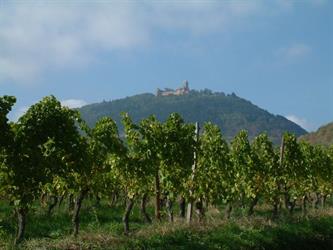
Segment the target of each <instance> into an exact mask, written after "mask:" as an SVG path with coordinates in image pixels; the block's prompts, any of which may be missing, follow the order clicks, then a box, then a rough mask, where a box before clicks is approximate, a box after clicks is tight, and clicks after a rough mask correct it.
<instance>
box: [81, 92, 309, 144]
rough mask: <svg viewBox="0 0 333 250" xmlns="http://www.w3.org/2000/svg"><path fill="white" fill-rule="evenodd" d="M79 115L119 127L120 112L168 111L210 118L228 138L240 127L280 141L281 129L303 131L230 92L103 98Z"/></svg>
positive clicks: (140, 115) (163, 114)
mask: <svg viewBox="0 0 333 250" xmlns="http://www.w3.org/2000/svg"><path fill="white" fill-rule="evenodd" d="M79 111H80V112H81V115H82V118H83V119H85V120H86V121H87V123H88V124H89V125H90V126H93V125H94V124H95V122H96V121H97V120H98V119H100V118H101V117H103V116H110V117H112V118H113V119H114V120H115V121H116V123H117V125H118V126H119V128H120V130H122V125H121V117H120V114H121V112H127V113H129V115H130V116H131V117H132V119H133V120H134V122H138V121H140V120H142V119H144V118H146V117H148V116H149V115H156V117H157V118H158V119H159V120H161V121H163V120H165V119H166V118H167V117H168V116H169V114H170V113H172V112H177V113H179V114H180V115H181V116H182V117H183V118H184V120H185V121H186V122H199V123H200V124H201V125H202V124H203V123H204V122H207V121H211V122H213V123H215V124H217V125H218V126H219V127H220V128H221V130H222V133H223V135H224V136H225V137H226V138H227V139H228V140H231V139H232V138H233V137H234V136H235V135H236V134H237V133H238V132H239V131H240V130H241V129H246V130H247V131H248V133H249V137H250V139H252V138H253V137H255V136H256V135H258V134H259V133H261V132H267V134H268V135H269V136H270V138H271V140H272V141H273V142H274V143H276V144H277V143H280V140H281V136H282V134H283V132H285V131H289V132H292V133H295V135H296V136H301V135H304V134H306V133H307V132H306V131H305V130H304V129H303V128H301V127H300V126H299V125H297V124H295V123H293V122H291V121H289V120H288V119H286V118H285V117H283V116H280V115H273V114H270V113H269V112H268V111H266V110H263V109H261V108H259V107H258V106H256V105H254V104H252V103H251V102H250V101H247V100H245V99H243V98H240V97H238V96H236V95H235V94H234V93H233V94H230V95H226V94H224V93H222V92H212V91H211V90H207V89H206V90H202V91H195V90H191V91H190V93H189V94H187V95H182V96H155V95H153V94H148V93H146V94H140V95H135V96H131V97H126V98H123V99H118V100H114V101H108V102H106V101H103V102H101V103H95V104H90V105H87V106H84V107H82V108H80V109H79Z"/></svg>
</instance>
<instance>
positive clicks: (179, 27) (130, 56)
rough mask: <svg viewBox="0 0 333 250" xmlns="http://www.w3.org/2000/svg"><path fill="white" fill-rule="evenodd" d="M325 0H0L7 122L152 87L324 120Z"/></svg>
mask: <svg viewBox="0 0 333 250" xmlns="http://www.w3.org/2000/svg"><path fill="white" fill-rule="evenodd" d="M332 13H333V1H330V0H294V1H292V0H251V1H247V0H219V1H210V0H206V1H204V0H193V1H185V0H169V1H166V0H159V1H158V0H155V1H143V0H142V1H126V0H123V1H111V0H110V1H108V0H103V1H102V0H95V1H88V0H76V1H75V0H73V1H70V0H58V1H56V0H54V1H51V0H44V1H38V0H35V1H33V0H21V1H15V0H0V96H1V95H14V96H16V98H17V103H16V105H15V107H14V109H13V111H12V112H11V113H10V118H11V119H12V120H16V119H17V118H18V117H19V116H20V115H22V114H23V113H24V111H25V110H27V108H28V107H29V106H30V105H32V104H34V103H36V102H37V101H39V100H40V99H41V98H42V97H44V96H47V95H51V94H52V95H55V96H56V97H57V98H58V99H59V100H61V101H62V103H63V105H66V106H69V107H80V106H82V105H85V104H89V103H95V102H101V101H103V100H106V101H107V100H114V99H120V98H124V97H126V96H131V95H135V94H140V93H146V92H150V93H155V91H156V89H157V88H164V87H169V88H177V87H179V86H180V85H181V84H182V82H183V80H188V81H189V85H190V88H192V89H196V90H200V89H205V88H208V89H211V90H213V91H218V92H225V93H227V94H228V93H232V92H234V93H236V94H237V95H238V96H240V97H242V98H245V99H248V100H250V101H251V102H252V103H254V104H256V105H257V106H259V107H261V108H263V109H265V110H267V111H269V112H271V113H273V114H280V115H283V116H285V117H287V118H288V119H289V120H291V121H294V122H296V123H297V124H299V125H301V126H302V127H303V128H305V129H306V130H308V131H314V130H316V129H317V128H318V127H320V126H321V125H324V124H326V123H328V122H331V121H333V17H332V16H333V15H332Z"/></svg>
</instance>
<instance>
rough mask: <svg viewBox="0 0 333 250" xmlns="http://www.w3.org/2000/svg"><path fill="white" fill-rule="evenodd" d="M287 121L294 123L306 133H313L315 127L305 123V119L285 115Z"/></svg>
mask: <svg viewBox="0 0 333 250" xmlns="http://www.w3.org/2000/svg"><path fill="white" fill-rule="evenodd" d="M285 117H286V118H287V119H288V120H289V121H292V122H294V123H296V124H297V125H299V126H301V127H302V128H304V129H305V130H307V131H313V130H314V129H315V127H314V126H313V125H312V124H311V123H310V122H309V121H307V120H306V119H305V118H301V117H298V116H296V115H286V116H285Z"/></svg>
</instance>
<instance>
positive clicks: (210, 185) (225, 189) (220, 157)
mask: <svg viewBox="0 0 333 250" xmlns="http://www.w3.org/2000/svg"><path fill="white" fill-rule="evenodd" d="M231 167H232V165H231V162H230V156H229V148H228V144H227V142H226V141H225V139H224V138H223V136H222V133H221V131H220V129H219V127H218V126H216V125H213V124H212V123H206V124H205V125H204V128H203V133H202V134H201V136H200V138H199V149H198V161H197V166H196V169H195V175H194V179H193V183H192V185H193V188H194V189H193V190H194V192H193V194H194V197H195V199H197V200H199V201H202V200H205V201H206V203H210V204H217V203H218V202H220V201H221V200H223V201H227V200H229V194H228V193H229V192H230V191H231V188H232V187H231V185H230V184H231V182H230V180H231V179H232V178H233V176H232V175H231V173H232V169H231ZM199 204H200V202H199ZM201 209H203V208H201ZM199 211H200V210H199Z"/></svg>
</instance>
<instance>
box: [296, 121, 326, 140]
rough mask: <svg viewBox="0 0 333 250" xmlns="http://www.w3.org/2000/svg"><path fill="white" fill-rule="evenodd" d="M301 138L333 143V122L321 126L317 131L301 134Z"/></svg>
mask: <svg viewBox="0 0 333 250" xmlns="http://www.w3.org/2000/svg"><path fill="white" fill-rule="evenodd" d="M300 140H305V141H308V142H310V143H312V144H321V145H326V146H329V145H333V122H331V123H329V124H326V125H325V126H322V127H320V128H319V129H318V130H317V131H316V132H313V133H309V134H307V135H304V136H301V137H300Z"/></svg>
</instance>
